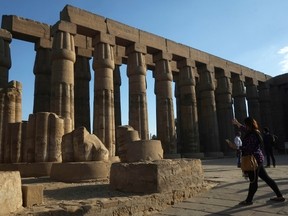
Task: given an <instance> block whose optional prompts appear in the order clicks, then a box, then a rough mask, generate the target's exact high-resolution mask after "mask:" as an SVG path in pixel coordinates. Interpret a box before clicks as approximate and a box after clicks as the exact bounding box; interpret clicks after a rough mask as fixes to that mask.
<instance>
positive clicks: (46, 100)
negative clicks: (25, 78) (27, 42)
mask: <svg viewBox="0 0 288 216" xmlns="http://www.w3.org/2000/svg"><path fill="white" fill-rule="evenodd" d="M33 72H34V74H35V85H34V106H33V113H37V112H49V111H50V92H51V91H50V90H51V89H50V88H51V48H50V49H48V48H42V47H38V48H37V50H36V59H35V64H34V69H33Z"/></svg>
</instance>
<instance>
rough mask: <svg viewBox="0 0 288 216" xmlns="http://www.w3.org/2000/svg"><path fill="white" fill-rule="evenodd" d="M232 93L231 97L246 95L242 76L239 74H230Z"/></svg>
mask: <svg viewBox="0 0 288 216" xmlns="http://www.w3.org/2000/svg"><path fill="white" fill-rule="evenodd" d="M231 80H232V83H233V88H232V95H233V97H245V96H246V88H245V85H244V80H243V77H242V76H240V75H236V76H232V79H231Z"/></svg>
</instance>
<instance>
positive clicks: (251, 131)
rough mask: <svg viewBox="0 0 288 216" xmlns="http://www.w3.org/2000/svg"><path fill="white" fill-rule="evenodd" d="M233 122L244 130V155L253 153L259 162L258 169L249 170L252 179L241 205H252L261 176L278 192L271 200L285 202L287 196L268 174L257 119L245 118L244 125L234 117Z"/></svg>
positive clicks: (242, 149) (249, 176)
mask: <svg viewBox="0 0 288 216" xmlns="http://www.w3.org/2000/svg"><path fill="white" fill-rule="evenodd" d="M232 123H233V124H234V125H236V126H237V127H238V128H240V129H241V130H242V133H243V134H244V136H243V137H242V148H241V151H242V155H243V156H245V155H253V156H254V157H255V158H256V160H257V163H258V167H257V169H256V171H248V172H246V174H247V175H248V178H249V180H250V183H249V190H248V195H247V198H246V199H245V200H244V201H242V202H240V203H239V204H240V205H252V204H253V197H254V195H255V193H256V191H257V189H258V177H260V178H261V179H262V180H263V181H264V182H265V183H266V184H267V185H268V186H269V187H270V188H271V189H272V190H273V191H274V193H275V194H276V197H273V198H271V199H270V200H271V201H275V202H283V201H285V198H284V197H283V195H282V193H281V192H280V190H279V188H278V186H277V184H276V182H275V181H274V180H273V179H272V178H271V177H270V176H269V175H268V174H267V172H266V170H265V168H264V166H263V162H264V155H263V153H262V150H261V145H262V142H263V140H262V137H261V134H260V131H259V129H258V124H257V121H256V120H255V119H253V118H251V117H247V118H245V120H244V125H245V126H244V125H242V124H241V123H239V122H238V121H237V119H233V120H232Z"/></svg>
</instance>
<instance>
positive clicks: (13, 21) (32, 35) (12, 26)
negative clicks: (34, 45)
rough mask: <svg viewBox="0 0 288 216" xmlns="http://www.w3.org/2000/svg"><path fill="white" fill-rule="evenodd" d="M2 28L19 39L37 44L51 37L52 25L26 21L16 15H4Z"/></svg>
mask: <svg viewBox="0 0 288 216" xmlns="http://www.w3.org/2000/svg"><path fill="white" fill-rule="evenodd" d="M2 28H4V29H6V30H8V31H9V32H11V33H12V35H17V38H18V39H19V38H21V39H22V40H27V41H30V42H37V41H38V40H39V38H47V39H49V38H50V37H51V35H50V25H47V24H44V23H40V22H36V21H33V20H29V19H25V18H22V17H19V16H14V15H4V16H3V17H2Z"/></svg>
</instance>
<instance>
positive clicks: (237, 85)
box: [232, 74, 247, 122]
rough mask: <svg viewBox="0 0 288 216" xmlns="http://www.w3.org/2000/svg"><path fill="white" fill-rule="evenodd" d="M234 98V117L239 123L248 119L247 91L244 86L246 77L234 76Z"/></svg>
mask: <svg viewBox="0 0 288 216" xmlns="http://www.w3.org/2000/svg"><path fill="white" fill-rule="evenodd" d="M232 97H233V103H234V117H235V118H236V119H238V121H239V122H243V120H244V119H245V118H246V117H247V109H246V89H245V85H244V77H243V76H241V75H238V74H237V75H234V76H232Z"/></svg>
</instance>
